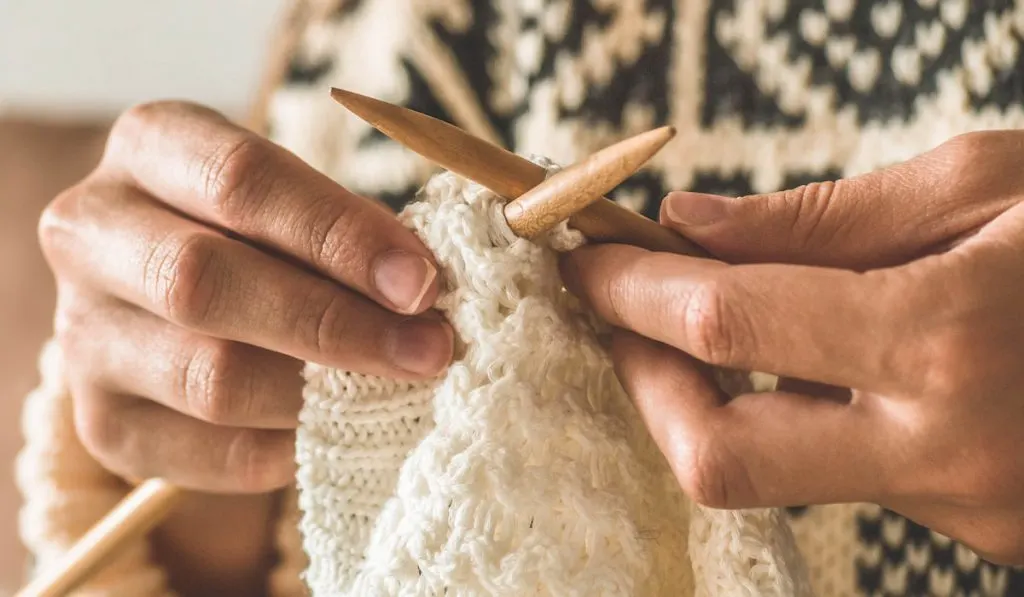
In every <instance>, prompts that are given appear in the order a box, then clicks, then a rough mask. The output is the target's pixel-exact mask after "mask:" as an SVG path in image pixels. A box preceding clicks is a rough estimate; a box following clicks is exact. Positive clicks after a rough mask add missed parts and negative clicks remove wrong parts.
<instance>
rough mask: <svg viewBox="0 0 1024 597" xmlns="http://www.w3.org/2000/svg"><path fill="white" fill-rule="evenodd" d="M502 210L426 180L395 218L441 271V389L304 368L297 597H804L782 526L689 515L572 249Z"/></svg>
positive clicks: (773, 519)
mask: <svg viewBox="0 0 1024 597" xmlns="http://www.w3.org/2000/svg"><path fill="white" fill-rule="evenodd" d="M502 205H503V201H502V200H500V199H499V198H497V197H495V196H494V195H493V194H492V193H490V192H488V191H486V190H484V189H482V188H481V187H480V186H478V185H476V184H473V183H469V182H466V181H465V180H463V179H460V178H458V177H456V176H454V175H452V174H449V173H443V174H440V175H438V176H435V177H434V178H432V179H431V180H430V181H429V182H428V183H427V185H426V186H425V187H424V189H423V190H422V191H421V192H420V194H419V197H418V201H417V202H415V203H412V204H410V205H409V206H408V207H407V208H406V209H405V210H404V211H403V212H402V214H401V216H400V217H401V220H402V221H403V222H404V223H405V224H406V225H407V226H409V227H410V228H411V229H412V230H414V231H415V232H416V233H417V234H418V235H419V236H420V238H421V239H422V240H423V241H424V242H425V243H426V245H427V246H428V247H429V248H430V249H431V250H432V251H433V252H434V254H435V256H436V257H437V260H438V262H439V263H440V265H441V267H442V271H443V274H444V280H445V282H446V290H445V291H444V292H443V293H442V296H441V298H440V299H439V302H438V308H439V309H440V310H441V311H442V312H443V313H444V314H445V315H446V316H447V317H448V318H449V320H450V321H451V323H452V325H453V327H454V329H455V332H456V336H457V338H458V342H457V352H458V358H457V359H456V362H455V363H454V365H453V366H452V367H451V368H450V370H449V371H448V372H447V373H446V374H445V375H444V377H443V378H441V379H438V380H436V381H434V382H432V383H417V384H413V383H403V382H399V381H395V380H388V379H381V378H376V377H368V376H364V375H357V374H353V373H349V372H345V371H339V370H336V369H330V368H325V367H320V366H315V365H310V366H308V367H307V369H306V376H307V380H308V385H307V387H306V392H305V407H304V409H303V411H302V413H301V415H300V421H301V423H300V428H299V432H298V452H297V454H298V461H299V474H298V480H299V488H300V499H299V506H300V508H301V509H302V510H303V517H302V522H301V528H302V531H303V534H304V538H305V548H306V551H307V553H308V555H309V558H310V567H309V569H308V573H307V582H308V583H309V585H310V587H311V588H312V590H313V592H314V595H317V596H328V595H331V596H334V595H351V596H360V597H362V596H375V595H409V596H420V595H424V596H425V595H447V596H449V597H456V596H471V595H586V596H599V595H616V596H621V595H641V596H645V597H647V596H651V597H657V596H661V595H665V596H667V595H672V596H678V595H690V594H697V595H709V596H710V595H778V596H783V595H785V596H793V595H802V594H805V593H806V590H805V586H806V580H805V577H804V576H803V572H802V566H801V565H800V560H799V557H798V555H797V552H796V549H795V547H794V545H793V540H792V537H791V535H790V533H789V531H788V529H787V527H786V526H785V523H784V521H783V519H782V517H781V516H780V515H779V513H777V512H774V511H754V512H746V513H712V512H706V511H703V510H702V509H699V508H698V509H697V510H696V511H695V512H694V514H693V515H692V517H691V513H690V511H691V506H690V504H689V502H688V501H687V500H686V498H685V496H684V495H683V494H682V492H681V491H680V490H679V489H678V485H677V483H676V482H675V480H674V478H673V476H672V474H671V472H670V470H669V468H668V466H667V464H666V463H665V461H664V459H663V458H662V457H661V455H660V454H659V453H658V451H657V449H656V447H655V446H654V444H653V442H652V441H651V440H650V438H649V435H648V434H647V433H646V431H645V430H644V429H643V426H642V424H641V422H640V419H639V416H638V414H637V413H636V412H635V411H634V410H633V407H632V405H631V404H630V402H629V399H628V397H627V396H626V394H625V392H624V391H623V390H622V387H621V386H620V384H619V382H618V380H617V379H616V377H615V375H614V372H613V370H612V367H611V363H610V361H609V359H608V356H607V354H606V353H605V351H604V350H603V349H602V348H601V346H600V344H599V343H598V335H597V334H598V331H599V327H598V326H597V324H596V323H595V322H594V320H593V318H592V317H590V315H589V314H588V313H587V312H586V311H584V310H583V309H582V308H581V307H580V306H579V305H578V304H577V303H576V301H575V299H574V298H573V297H571V295H569V294H567V293H566V292H565V291H564V290H563V289H562V287H561V284H560V278H559V276H558V272H557V263H556V259H555V256H556V252H555V250H554V248H560V249H566V248H571V247H573V246H577V245H579V244H580V243H581V242H582V239H581V237H580V236H579V235H578V233H576V232H574V231H571V230H569V229H568V228H567V227H565V226H564V224H563V225H562V226H561V227H559V228H558V229H556V230H555V231H554V232H552V233H551V234H549V235H548V237H547V238H544V239H541V240H540V241H538V242H536V243H535V242H530V241H526V240H523V239H519V238H517V237H516V236H515V235H514V234H513V233H512V232H511V230H509V229H508V227H507V225H506V224H505V222H504V218H503V216H502V213H501V206H502ZM688 542H689V543H690V546H689V549H688V546H687V544H688ZM687 554H689V556H690V558H689V559H688V558H687ZM690 560H692V563H691V561H690ZM695 573H696V575H695Z"/></svg>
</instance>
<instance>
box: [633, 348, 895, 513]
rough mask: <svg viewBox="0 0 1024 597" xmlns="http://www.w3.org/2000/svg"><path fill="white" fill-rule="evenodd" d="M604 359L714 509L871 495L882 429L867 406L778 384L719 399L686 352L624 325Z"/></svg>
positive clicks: (684, 478) (685, 483) (687, 485)
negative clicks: (765, 390)
mask: <svg viewBox="0 0 1024 597" xmlns="http://www.w3.org/2000/svg"><path fill="white" fill-rule="evenodd" d="M613 358H614V360H615V363H616V370H617V372H618V375H619V379H620V380H622V383H623V386H624V387H625V389H626V391H627V392H628V393H629V395H630V396H631V397H632V398H633V400H634V401H635V403H636V405H637V408H638V410H639V411H640V415H641V416H642V417H643V419H644V422H645V424H646V425H647V427H648V429H649V430H650V432H651V436H652V437H653V438H654V440H655V442H656V443H657V444H658V446H659V448H660V449H661V451H662V452H663V453H664V455H665V457H666V458H667V460H668V462H669V464H670V466H671V467H672V470H673V472H674V473H675V475H676V477H677V478H678V479H679V482H680V484H681V486H682V487H683V489H684V490H685V491H686V492H687V494H688V495H689V496H690V497H691V498H692V499H694V500H695V501H697V502H698V503H701V504H704V505H706V506H710V507H714V508H728V509H733V508H754V507H782V506H797V505H809V504H823V503H837V502H846V501H865V500H871V499H874V498H876V497H878V495H880V492H881V491H882V489H883V487H884V480H885V477H886V472H885V471H884V470H883V469H882V468H880V467H881V465H882V464H884V463H882V462H881V460H884V459H881V460H880V459H879V455H884V453H885V452H884V448H885V447H886V437H885V436H884V435H882V433H883V431H884V430H883V429H882V428H880V427H879V426H878V425H876V424H875V423H874V420H873V419H874V417H871V416H869V413H868V412H867V411H866V409H863V408H861V407H860V406H859V405H856V404H854V405H849V406H847V405H840V404H836V403H835V402H832V401H828V400H815V399H813V398H809V397H806V396H801V395H797V394H787V393H783V392H775V393H765V394H747V395H742V396H739V397H737V398H734V399H732V400H729V401H725V399H724V397H723V396H721V395H720V394H719V392H718V390H717V389H716V388H715V387H714V386H713V384H712V383H711V382H710V379H709V378H708V376H707V375H706V374H702V371H701V368H700V366H699V365H697V364H696V363H695V362H694V361H693V360H691V359H690V358H689V357H687V356H686V355H684V354H682V353H679V352H678V351H675V350H673V349H671V348H669V347H667V346H665V345H663V344H657V343H655V342H652V341H650V340H647V339H644V338H641V337H640V336H637V335H635V334H631V333H629V332H619V333H617V334H616V336H615V339H614V343H613Z"/></svg>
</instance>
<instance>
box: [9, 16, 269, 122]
mask: <svg viewBox="0 0 1024 597" xmlns="http://www.w3.org/2000/svg"><path fill="white" fill-rule="evenodd" d="M283 7H284V2H283V1H282V0H0V108H4V107H6V108H13V109H15V110H17V111H26V110H28V111H36V112H42V113H49V114H57V115H68V114H71V115H78V114H87V115H88V114H99V115H109V114H112V113H116V112H118V111H120V110H121V109H123V108H125V107H127V106H130V105H132V104H134V103H137V102H140V101H144V100H148V99H157V98H168V97H174V98H183V99H191V100H195V101H200V102H202V103H205V104H208V105H211V106H213V107H215V108H217V109H219V110H222V111H225V112H228V113H230V114H232V115H239V114H241V113H242V111H244V110H245V108H247V107H248V105H249V99H250V98H251V96H252V94H253V93H254V90H255V88H256V85H257V82H258V80H259V77H260V75H261V73H262V71H261V67H262V65H263V62H264V60H265V57H266V55H267V53H268V50H267V45H268V44H267V42H268V40H269V39H270V35H271V33H272V32H273V23H274V21H275V20H276V19H277V18H278V17H279V16H280V14H281V12H282V9H283Z"/></svg>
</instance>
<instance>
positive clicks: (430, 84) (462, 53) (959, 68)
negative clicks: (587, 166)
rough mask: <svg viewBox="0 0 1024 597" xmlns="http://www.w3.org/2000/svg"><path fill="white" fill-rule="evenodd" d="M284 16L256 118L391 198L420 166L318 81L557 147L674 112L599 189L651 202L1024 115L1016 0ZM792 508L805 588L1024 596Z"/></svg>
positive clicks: (772, 185)
mask: <svg viewBox="0 0 1024 597" xmlns="http://www.w3.org/2000/svg"><path fill="white" fill-rule="evenodd" d="M296 16H297V20H296V21H295V25H296V27H295V32H296V34H295V38H294V42H295V43H294V44H292V46H291V48H290V49H289V50H288V51H287V53H286V57H285V62H284V68H283V76H282V78H281V80H280V82H279V84H278V85H276V86H275V87H274V89H273V90H272V92H271V94H270V96H269V103H268V105H267V109H266V119H267V120H266V123H267V126H268V130H269V132H270V134H271V136H272V137H273V138H274V139H275V140H276V141H278V142H280V143H282V144H283V145H285V146H287V147H288V148H290V149H292V150H293V151H295V152H296V153H298V154H299V155H300V156H301V157H303V158H304V159H306V160H307V161H309V162H310V163H312V164H313V165H314V166H315V167H317V168H319V169H321V170H323V171H324V172H326V173H328V174H330V175H331V176H333V177H334V178H335V179H337V180H338V181H339V182H341V183H342V184H344V185H345V186H347V187H349V188H350V189H352V190H354V191H356V192H359V193H363V194H366V195H369V196H376V197H381V198H384V199H385V200H387V201H388V202H389V203H391V204H392V205H393V206H395V207H396V208H397V207H400V206H401V205H402V204H404V203H405V202H406V201H407V200H408V199H409V198H410V197H411V194H412V192H413V191H414V190H415V189H416V188H417V187H418V186H420V185H421V184H422V183H423V182H424V181H425V180H426V178H427V177H428V176H429V175H430V174H431V173H432V172H434V167H433V166H431V165H430V164H428V163H426V162H425V161H424V160H422V159H420V158H418V157H417V156H415V155H413V154H411V153H410V152H408V151H406V150H404V149H402V148H401V147H399V146H397V145H396V144H394V143H392V142H390V141H389V140H387V139H386V138H384V137H382V136H381V135H379V134H378V133H376V132H375V131H373V130H372V129H370V128H369V127H367V126H366V125H365V124H363V123H361V122H360V121H358V120H357V119H355V118H354V117H352V116H350V115H349V114H347V113H346V112H345V111H344V110H341V109H339V108H338V107H337V106H336V105H335V104H333V102H331V100H330V99H329V98H328V95H327V93H326V91H327V88H328V87H329V86H332V85H333V86H338V87H344V88H348V89H352V90H354V91H358V92H361V93H365V94H368V95H372V96H375V97H379V98H382V99H385V100H387V101H391V102H394V103H399V104H402V105H405V106H408V107H410V108H413V109H415V110H419V111H422V112H426V113H428V114H431V115H434V116H436V117H439V118H442V119H445V120H448V121H450V122H454V123H456V124H458V125H459V126H461V127H463V128H465V129H467V130H469V131H471V132H473V133H474V134H476V135H478V136H481V137H484V138H487V139H489V140H492V141H495V142H498V143H501V144H503V145H504V146H506V147H508V148H510V149H512V150H514V151H516V152H519V153H524V154H527V153H536V154H541V155H546V156H548V157H550V158H552V159H553V160H555V161H557V162H561V163H569V162H572V161H574V160H576V159H578V158H580V157H583V156H584V155H586V154H588V153H590V152H592V151H593V150H595V149H597V148H600V147H602V146H605V145H608V144H610V143H612V142H614V141H616V140H619V139H621V138H623V137H625V136H628V135H631V134H636V133H639V132H642V131H644V130H646V129H649V128H651V127H654V126H657V125H663V124H672V125H675V126H676V128H677V129H678V131H679V135H678V138H677V139H676V140H675V141H673V142H672V143H671V144H670V145H669V146H668V147H667V148H666V149H665V150H663V151H662V152H661V153H660V154H659V155H658V156H657V157H656V158H655V160H654V161H653V163H652V164H651V166H650V167H648V168H647V169H645V171H644V172H643V173H641V174H639V175H637V176H634V177H633V178H632V179H631V180H630V181H628V182H626V183H625V184H623V185H622V186H621V187H620V188H619V189H617V190H616V191H615V193H613V195H612V197H613V198H614V199H615V200H617V201H619V202H621V203H623V204H625V205H627V206H629V207H631V208H633V209H637V210H641V211H644V212H646V213H648V214H650V215H655V214H656V212H657V207H658V202H659V200H660V198H661V196H662V195H663V194H664V193H665V192H666V191H668V190H674V189H688V190H698V191H706V192H715V193H726V194H749V193H759V192H768V191H772V190H777V189H780V188H786V187H793V186H797V185H799V184H803V183H806V182H811V181H816V180H824V179H834V178H838V177H844V176H850V175H855V174H859V173H862V172H865V171H869V170H873V169H876V168H879V167H883V166H886V165H889V164H892V163H894V162H897V161H901V160H905V159H907V158H910V157H912V156H914V155H917V154H919V153H922V152H924V151H926V150H928V149H931V148H932V147H934V146H936V145H938V144H940V143H941V142H943V141H945V140H947V139H948V138H950V137H952V136H953V135H956V134H958V133H962V132H967V131H971V130H978V129H992V128H1018V127H1022V126H1024V50H1022V49H1021V47H1020V46H1021V43H1022V41H1024V1H1022V0H1016V1H1014V0H986V1H975V2H969V1H968V0H864V1H861V2H855V1H854V0H744V1H740V0H321V1H311V2H307V3H301V4H300V5H299V6H298V10H297V12H296ZM790 516H791V518H792V526H793V528H794V531H795V533H796V534H797V538H798V540H799V541H800V542H801V547H802V548H803V552H804V554H805V556H806V557H807V559H808V566H809V568H810V570H811V576H812V579H813V580H814V584H815V585H816V589H817V592H818V594H820V595H823V596H828V597H831V596H839V595H862V594H863V595H1024V573H1022V572H1019V571H1015V570H1013V569H1010V568H1003V567H998V566H994V565H991V564H989V563H987V562H984V561H982V560H980V559H979V558H978V557H977V556H976V555H974V554H973V553H971V552H970V551H969V550H967V549H966V548H964V547H963V546H961V545H958V544H957V543H955V542H951V541H950V540H949V539H947V538H945V537H942V536H939V535H938V534H936V533H933V532H931V531H929V530H928V529H926V528H923V527H921V526H919V525H916V524H914V523H913V522H911V521H909V520H907V519H905V518H903V517H901V516H899V515H898V514H895V513H893V512H889V511H887V510H884V509H881V508H879V507H877V506H873V505H867V504H858V505H842V506H824V507H811V508H800V509H791V510H790Z"/></svg>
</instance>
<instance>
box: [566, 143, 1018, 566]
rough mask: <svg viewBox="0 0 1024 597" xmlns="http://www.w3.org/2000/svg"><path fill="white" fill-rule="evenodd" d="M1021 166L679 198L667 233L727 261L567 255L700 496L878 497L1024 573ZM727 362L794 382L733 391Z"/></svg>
mask: <svg viewBox="0 0 1024 597" xmlns="http://www.w3.org/2000/svg"><path fill="white" fill-rule="evenodd" d="M1021 156H1024V133H1022V132H1016V131H1013V132H1011V131H1007V132H1002V131H995V132H984V133H974V134H969V135H965V136H961V137H957V138H955V139H953V140H951V141H949V142H947V143H946V144H944V145H942V146H940V147H939V148H937V149H936V150H934V151H932V152H929V153H927V154H925V155H923V156H921V157H918V158H916V159H913V160H911V161H909V162H906V163H903V164H900V165H897V166H895V167H892V168H890V169H887V170H884V171H879V172H875V173H872V174H869V175H866V176H862V177H858V178H853V179H849V180H842V181H838V182H835V183H825V184H816V185H810V186H806V187H801V188H799V189H794V190H789V191H784V192H780V193H773V194H769V195H762V196H753V197H744V198H738V199H734V198H726V197H715V196H708V195H697V194H691V193H673V194H671V195H669V197H667V198H666V200H665V202H664V203H663V206H662V214H661V219H662V222H663V223H664V224H665V225H668V226H671V227H673V228H675V229H676V230H678V231H679V232H680V233H682V234H684V235H686V236H687V237H689V238H691V239H694V240H695V241H697V242H698V243H700V244H702V245H703V246H704V247H706V248H707V249H708V250H709V251H710V252H711V253H712V254H713V255H714V256H715V257H716V258H717V259H715V260H704V259H695V258H689V257H682V256H677V255H668V254H657V253H651V252H647V251H644V250H642V249H637V248H634V247H625V246H612V245H605V246H591V247H585V248H582V249H579V250H577V251H575V252H574V253H573V254H571V255H569V256H567V257H565V258H564V260H563V263H562V271H563V276H564V278H565V281H566V284H567V286H568V287H569V288H570V290H572V291H573V292H575V293H576V294H578V295H579V296H580V297H582V298H583V300H584V301H585V302H587V303H588V304H589V305H591V306H592V307H593V308H594V309H596V311H597V312H598V313H599V314H600V315H601V316H603V317H604V318H605V319H607V320H608V321H609V322H611V323H613V324H614V325H616V326H617V327H618V328H619V331H618V332H617V334H616V336H615V338H614V341H613V345H612V352H613V357H614V360H615V363H616V366H617V371H618V374H619V377H620V379H621V380H622V382H623V385H624V387H625V388H626V390H627V391H628V392H629V394H630V395H631V396H632V398H633V399H634V401H635V403H636V405H637V407H638V410H639V412H640V413H641V415H642V417H643V418H644V420H645V421H646V423H647V425H648V427H649V429H650V431H651V433H652V435H653V437H654V438H655V440H656V441H657V442H658V444H659V446H660V447H661V449H662V451H663V453H664V454H665V456H666V457H667V459H668V461H669V462H670V464H671V466H672V468H673V470H674V472H675V474H676V476H677V477H678V480H679V482H680V484H681V485H682V486H683V487H684V488H685V489H686V491H687V492H688V493H689V494H690V495H691V496H692V497H693V498H694V499H695V500H697V501H698V502H700V503H702V504H705V505H707V506H711V507H715V508H745V507H768V506H789V505H802V504H828V503H843V502H873V503H878V504H881V505H883V506H885V507H888V508H891V509H893V510H895V511H897V512H899V513H901V514H903V515H905V516H907V517H909V518H911V519H913V520H915V521H917V522H919V523H922V524H924V525H926V526H929V527H931V528H933V529H935V530H937V531H939V532H941V533H944V534H946V535H948V536H951V537H953V538H955V539H958V540H960V541H962V542H964V543H966V544H967V545H968V546H970V547H972V548H974V549H975V550H977V551H978V552H979V553H980V554H982V555H983V556H984V557H986V558H987V559H989V560H992V561H994V562H998V563H1007V564H1022V563H1024V464H1022V462H1024V459H1022V458H1021V457H1020V455H1021V454H1024V433H1021V429H1024V398H1022V396H1021V388H1024V367H1021V361H1022V358H1024V349H1022V348H1021V346H1022V345H1024V344H1022V340H1024V318H1021V317H1020V314H1021V305H1022V304H1024V205H1022V204H1021V199H1022V198H1024V170H1022V169H1021V167H1020V163H1021ZM709 365H718V366H726V367H733V368H738V369H743V370H756V371H765V372H771V373H775V374H777V375H780V376H784V378H785V379H784V380H783V383H782V386H781V388H780V391H776V392H771V393H765V394H757V395H742V396H738V397H735V398H733V399H728V398H727V397H726V396H723V395H722V393H721V392H720V391H719V390H718V389H717V388H716V387H715V386H714V385H713V384H712V383H711V382H710V381H709V378H708V375H707V373H708V369H709ZM794 380H803V381H794Z"/></svg>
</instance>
